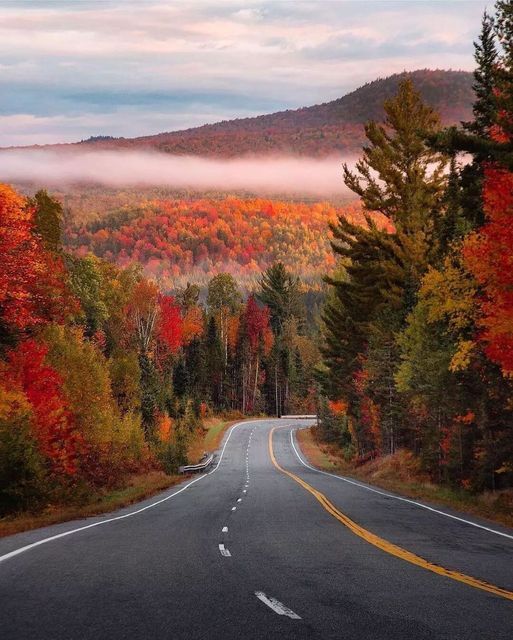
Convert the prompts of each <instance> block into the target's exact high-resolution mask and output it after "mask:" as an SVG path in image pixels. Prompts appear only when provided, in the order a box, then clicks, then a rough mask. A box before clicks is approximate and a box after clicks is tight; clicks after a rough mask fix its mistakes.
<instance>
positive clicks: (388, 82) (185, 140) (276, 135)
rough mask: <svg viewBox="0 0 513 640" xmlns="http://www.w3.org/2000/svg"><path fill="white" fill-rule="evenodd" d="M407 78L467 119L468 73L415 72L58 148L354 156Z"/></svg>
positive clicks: (450, 116)
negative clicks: (319, 96) (283, 104)
mask: <svg viewBox="0 0 513 640" xmlns="http://www.w3.org/2000/svg"><path fill="white" fill-rule="evenodd" d="M405 77H410V78H412V79H413V81H414V82H415V85H416V86H417V87H418V89H419V90H420V92H421V93H422V95H423V97H424V99H425V100H426V101H427V102H428V103H429V104H430V105H431V106H433V107H434V108H436V109H437V111H439V112H440V114H441V116H442V120H443V122H444V123H445V124H454V123H457V122H459V121H461V120H467V119H469V118H470V116H471V110H472V102H473V98H474V94H473V89H472V80H473V78H472V74H471V73H469V72H466V71H442V70H436V71H432V70H426V69H424V70H419V71H413V72H408V73H406V72H404V73H401V74H396V75H393V76H390V77H388V78H384V79H378V80H375V81H374V82H370V83H368V84H366V85H364V86H363V87H360V88H359V89H356V90H355V91H353V92H351V93H348V94H347V95H345V96H344V97H342V98H339V99H338V100H333V101H332V102H326V103H324V104H320V105H315V106H312V107H304V108H302V109H297V110H287V111H280V112H278V113H272V114H269V115H263V116H258V117H255V118H242V119H236V120H229V121H223V122H219V123H216V124H211V125H204V126H202V127H196V128H193V129H187V130H185V131H174V132H170V133H160V134H157V135H153V136H144V137H140V138H109V137H108V136H107V137H105V136H98V137H94V138H90V139H89V140H85V141H82V142H79V143H75V144H73V145H58V147H60V148H64V147H66V148H70V147H72V148H77V147H88V148H95V149H156V150H158V151H163V152H166V153H173V154H181V155H185V154H194V155H201V156H211V157H212V156H215V157H235V156H241V155H248V154H259V155H262V154H294V155H304V156H313V157H322V156H328V155H331V154H333V153H339V152H344V153H346V154H347V153H359V152H360V150H361V146H362V143H363V141H364V133H363V124H364V123H365V122H367V121H368V120H370V119H375V120H379V119H381V118H382V116H383V101H384V100H385V99H386V98H389V97H391V96H392V95H393V94H394V93H395V92H396V89H397V85H398V83H399V82H400V80H402V79H404V78H405Z"/></svg>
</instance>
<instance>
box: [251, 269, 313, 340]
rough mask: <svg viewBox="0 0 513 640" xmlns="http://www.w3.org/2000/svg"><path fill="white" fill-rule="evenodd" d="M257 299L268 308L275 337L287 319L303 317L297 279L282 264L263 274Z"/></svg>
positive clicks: (280, 331)
mask: <svg viewBox="0 0 513 640" xmlns="http://www.w3.org/2000/svg"><path fill="white" fill-rule="evenodd" d="M257 297H258V299H259V300H260V302H262V303H263V304H266V305H267V306H268V307H269V309H270V311H271V326H272V328H273V331H274V333H275V334H277V335H279V334H281V333H282V331H283V327H284V324H285V321H286V320H287V319H288V318H291V317H295V318H300V317H301V316H302V315H303V313H302V311H303V310H302V305H301V296H300V283H299V278H297V277H296V276H293V275H292V274H290V273H289V272H288V271H287V269H286V268H285V265H284V264H283V263H282V262H277V263H275V264H273V265H271V266H270V267H269V268H268V269H267V270H266V271H265V272H264V274H263V275H262V279H261V280H260V292H259V293H258V295H257Z"/></svg>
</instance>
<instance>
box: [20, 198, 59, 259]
mask: <svg viewBox="0 0 513 640" xmlns="http://www.w3.org/2000/svg"><path fill="white" fill-rule="evenodd" d="M28 206H29V207H34V209H35V216H34V222H35V232H36V233H37V235H38V236H39V237H40V238H41V239H42V240H43V243H44V245H45V247H46V248H47V249H48V250H49V251H54V252H57V251H60V250H61V248H62V220H63V212H62V205H61V203H60V202H59V201H58V200H56V199H55V198H52V196H50V195H49V194H48V192H47V191H46V189H41V190H40V191H38V192H37V193H36V194H35V196H34V197H33V198H30V199H29V201H28Z"/></svg>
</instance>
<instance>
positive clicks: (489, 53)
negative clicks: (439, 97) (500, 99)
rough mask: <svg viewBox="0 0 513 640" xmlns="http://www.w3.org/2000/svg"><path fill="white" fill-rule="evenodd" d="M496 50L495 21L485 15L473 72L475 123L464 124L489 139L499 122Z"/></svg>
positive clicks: (475, 45) (473, 131)
mask: <svg viewBox="0 0 513 640" xmlns="http://www.w3.org/2000/svg"><path fill="white" fill-rule="evenodd" d="M497 57H498V52H497V46H496V44H495V25H494V19H493V17H492V16H490V15H489V14H488V13H487V12H486V11H485V12H484V14H483V19H482V22H481V33H480V36H479V40H478V41H477V42H474V58H475V61H476V65H477V66H476V69H475V71H474V84H473V89H474V93H475V95H476V99H475V101H474V104H473V106H472V113H473V114H474V120H473V121H472V122H465V123H464V128H465V129H466V130H467V131H469V132H470V133H473V134H476V135H478V136H480V137H485V136H488V135H489V133H490V129H491V127H492V126H493V124H494V123H495V122H496V120H497V100H496V95H495V88H496V85H497Z"/></svg>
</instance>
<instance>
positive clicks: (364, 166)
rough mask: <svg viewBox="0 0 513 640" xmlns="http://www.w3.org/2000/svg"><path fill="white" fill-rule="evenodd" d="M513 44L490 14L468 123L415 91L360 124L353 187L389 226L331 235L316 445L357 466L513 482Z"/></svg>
mask: <svg viewBox="0 0 513 640" xmlns="http://www.w3.org/2000/svg"><path fill="white" fill-rule="evenodd" d="M512 43H513V5H512V3H511V2H497V4H496V16H495V17H491V16H489V15H486V14H485V16H484V19H483V24H482V32H481V36H480V38H479V41H478V42H477V43H476V45H475V46H476V61H477V69H476V72H475V81H474V89H475V94H476V100H475V104H474V111H473V113H474V119H473V120H472V121H471V122H465V123H463V124H462V126H461V127H458V128H456V127H453V128H450V129H446V130H443V129H441V127H440V121H439V118H438V116H437V114H436V113H435V112H434V111H433V110H432V109H431V108H429V107H427V106H426V105H425V104H424V103H423V102H422V100H421V97H420V95H419V94H418V93H417V91H416V90H415V88H414V86H413V84H412V83H411V82H410V81H406V82H403V83H402V84H401V86H400V88H399V92H398V94H397V96H396V97H395V98H393V99H390V100H388V101H386V103H385V112H386V120H385V122H384V123H383V124H377V123H374V122H371V123H369V124H368V125H367V127H366V135H367V139H368V142H367V145H366V147H365V148H364V151H363V157H362V158H361V160H360V161H359V163H358V164H357V166H356V169H355V171H354V172H352V171H350V170H349V169H348V168H347V167H346V168H345V172H344V179H345V183H346V185H347V186H348V187H349V188H350V189H351V190H352V191H353V192H354V193H356V194H357V195H358V196H359V197H360V198H361V199H362V202H363V205H364V207H365V209H366V211H367V212H369V214H370V212H375V211H379V212H381V213H383V214H384V215H386V216H387V218H388V219H389V220H390V221H391V222H392V223H393V226H394V229H393V231H392V232H389V230H382V229H380V228H378V227H377V226H376V224H374V223H373V219H372V218H371V217H370V215H369V217H368V220H367V225H366V226H363V227H358V226H356V225H353V224H351V223H350V222H349V221H347V220H345V219H344V218H343V217H341V218H340V220H339V223H338V224H336V225H334V226H333V234H334V242H333V248H334V251H335V253H336V255H337V256H338V259H339V267H338V270H337V271H336V273H335V275H333V276H331V278H330V279H329V283H330V285H331V287H330V290H331V291H330V294H329V300H328V303H327V305H326V308H325V312H324V345H323V354H324V364H323V367H322V370H321V371H320V378H321V380H322V386H323V390H324V400H323V401H322V414H323V421H322V430H321V433H322V435H323V437H324V438H325V439H326V440H328V441H335V442H337V443H338V444H339V445H340V446H341V447H343V449H344V450H345V452H346V455H347V456H348V457H352V458H353V459H356V460H360V461H363V460H366V459H368V458H370V457H374V456H378V455H383V454H389V453H394V452H395V451H397V450H398V449H399V448H406V449H408V450H410V451H412V452H414V453H415V454H417V455H418V456H419V457H420V459H421V461H422V465H423V467H424V469H425V470H427V471H428V472H429V473H430V474H431V476H432V478H433V479H434V480H435V481H442V482H447V483H451V484H454V485H458V486H462V487H464V488H468V489H471V490H474V491H480V490H483V489H495V488H500V487H509V486H511V485H512V483H513V381H512V377H513V294H512V291H513V275H512V274H513V173H512V171H513V144H512V141H513V45H512ZM463 154H468V155H467V158H468V157H470V161H469V162H467V161H465V159H464V157H463Z"/></svg>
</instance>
